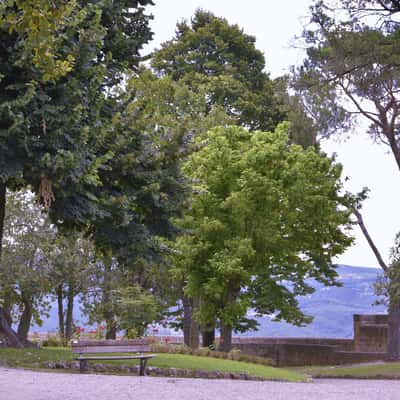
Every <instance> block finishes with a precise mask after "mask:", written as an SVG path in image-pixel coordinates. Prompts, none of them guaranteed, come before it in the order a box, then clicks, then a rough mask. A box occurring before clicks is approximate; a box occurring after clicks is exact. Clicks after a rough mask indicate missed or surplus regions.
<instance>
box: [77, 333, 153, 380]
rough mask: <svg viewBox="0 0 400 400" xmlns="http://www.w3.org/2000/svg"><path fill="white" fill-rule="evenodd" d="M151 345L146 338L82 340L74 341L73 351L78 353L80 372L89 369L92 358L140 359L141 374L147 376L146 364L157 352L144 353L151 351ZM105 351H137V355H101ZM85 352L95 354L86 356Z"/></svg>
mask: <svg viewBox="0 0 400 400" xmlns="http://www.w3.org/2000/svg"><path fill="white" fill-rule="evenodd" d="M150 351H151V349H150V345H149V343H148V342H147V341H146V340H145V339H134V340H81V341H76V342H73V343H72V352H73V353H75V354H76V353H78V354H79V357H76V358H75V360H78V361H79V370H80V372H81V373H82V372H86V371H88V369H89V361H92V360H134V359H139V360H140V368H139V375H140V376H146V364H147V361H148V360H149V359H151V358H154V357H155V356H156V355H155V354H144V353H148V352H150ZM99 353H100V354H104V353H135V355H128V356H126V355H113V356H108V355H104V356H101V355H100V356H99V355H97V354H99ZM85 354H95V355H90V356H86V355H85Z"/></svg>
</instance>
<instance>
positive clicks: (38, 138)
mask: <svg viewBox="0 0 400 400" xmlns="http://www.w3.org/2000/svg"><path fill="white" fill-rule="evenodd" d="M21 4H22V6H21V7H22V8H21V7H20V8H18V7H19V5H21ZM71 4H72V5H73V4H76V7H77V10H75V9H74V10H73V13H74V15H75V12H76V13H78V14H79V15H80V16H83V17H82V18H78V24H74V23H73V24H72V25H71V24H69V23H68V21H66V22H65V23H60V24H61V25H60V26H62V34H60V36H59V37H58V30H57V29H56V31H57V32H53V30H52V29H50V30H49V32H48V33H49V34H50V35H52V34H53V33H54V34H56V35H57V38H54V40H53V39H50V43H51V44H52V45H53V47H52V48H51V49H50V51H51V52H52V54H54V55H55V60H57V59H58V55H60V57H61V58H60V59H62V60H65V59H66V60H72V59H73V63H72V61H71V63H72V64H73V68H72V69H71V70H70V71H69V72H67V71H64V72H63V73H62V74H61V75H58V76H57V78H58V79H57V80H55V79H49V80H48V79H47V77H45V76H44V74H43V71H42V70H41V68H42V66H43V63H42V61H41V59H39V60H38V64H37V65H35V63H33V64H31V63H27V62H26V57H27V54H28V53H29V51H28V50H29V49H31V50H32V52H33V54H36V51H37V53H38V54H39V53H40V51H41V50H42V49H41V48H37V49H36V48H32V44H33V43H34V41H30V40H31V37H30V36H29V35H28V36H27V35H25V28H23V27H19V26H18V27H16V29H12V30H11V31H10V29H9V19H11V20H12V18H15V16H18V17H19V16H20V14H21V13H22V14H21V15H22V17H27V21H29V20H32V19H35V16H34V15H30V14H29V13H27V14H24V12H25V11H29V10H30V8H29V6H30V5H32V2H29V3H24V2H18V3H15V4H14V2H9V3H5V4H4V5H3V7H2V8H1V12H2V14H1V15H2V17H3V18H2V19H1V20H0V39H1V40H0V78H1V81H0V92H1V95H0V129H1V132H2V141H1V143H0V171H1V173H0V245H1V242H2V232H3V225H4V213H5V207H6V197H5V193H6V188H10V189H17V188H22V187H27V186H30V187H31V188H32V190H33V191H34V192H35V193H37V195H38V197H39V199H40V200H41V202H42V203H43V204H44V206H45V207H46V208H48V209H49V212H50V217H51V219H52V220H53V221H54V222H55V223H58V224H59V225H60V228H62V229H65V230H67V229H71V228H78V229H86V228H87V227H88V225H92V227H93V221H95V220H97V221H99V220H100V219H102V218H103V221H104V223H109V220H110V218H109V219H108V220H107V217H110V216H112V215H113V213H114V212H115V210H116V209H117V208H118V207H119V205H120V203H121V202H122V200H121V202H117V201H114V196H112V195H110V193H111V192H113V187H114V182H113V181H109V180H108V179H107V178H108V176H109V175H110V174H109V171H110V170H111V168H112V167H113V162H112V161H113V160H112V157H113V155H114V154H116V153H113V150H119V148H118V146H117V145H115V146H114V148H113V149H110V146H109V145H108V144H109V143H112V142H113V141H114V136H113V132H114V127H113V124H112V116H113V114H115V113H116V112H117V111H118V110H117V107H118V106H119V104H118V95H119V93H118V91H117V90H116V89H117V87H118V85H119V84H120V83H121V82H122V80H123V77H124V74H125V72H127V71H128V70H133V69H135V68H136V67H137V65H138V62H139V51H140V49H141V47H142V45H143V44H145V43H146V42H147V41H148V40H150V39H151V31H150V29H149V27H148V21H149V18H150V17H149V16H147V15H146V13H145V6H146V5H148V4H151V1H149V0H140V1H133V0H119V1H112V0H107V1H96V0H93V1H90V2H87V1H81V2H76V3H71ZM35 10H36V11H37V9H36V8H34V9H32V12H33V11H35ZM46 10H47V9H46ZM53 11H54V10H53ZM69 15H70V14H69V13H68V12H67V13H66V14H64V16H65V17H66V18H67V19H68V18H69V17H68V16H69ZM71 15H72V14H71ZM46 19H49V18H48V15H47V14H46V15H44V20H45V21H46ZM50 19H51V18H50ZM45 21H44V22H45ZM77 32H79V35H77ZM69 67H70V66H69ZM69 67H68V68H67V69H69ZM49 78H50V77H49ZM52 78H55V77H52ZM132 140H134V139H132ZM136 140H137V141H144V139H143V138H142V137H141V136H140V135H136ZM117 143H119V142H118V141H117ZM118 160H119V161H120V159H118ZM115 163H117V161H116V162H115ZM157 171H159V170H157ZM100 172H102V175H101V176H100ZM144 174H145V173H144ZM127 175H128V173H127V172H126V173H125V174H124V176H125V180H124V184H125V185H127V186H131V185H134V184H136V183H137V182H135V181H133V180H131V181H130V180H129V178H127ZM121 179H122V178H121ZM120 182H121V181H120ZM100 186H102V187H103V188H108V191H107V193H105V195H104V196H103V197H102V195H101V190H100ZM105 192H106V190H105ZM106 195H107V197H106ZM120 199H121V197H120ZM113 201H114V202H113ZM113 207H114V208H113ZM130 207H131V208H134V206H130ZM124 210H126V207H125V208H124ZM141 211H142V210H141ZM117 214H118V213H117ZM119 216H122V217H125V216H126V214H123V215H121V214H119ZM138 218H139V217H138ZM111 219H112V218H111ZM113 222H115V221H113ZM117 224H118V223H117ZM99 225H100V223H99V224H98V226H99ZM122 225H123V218H122V219H121V220H119V226H122ZM93 229H94V228H93ZM142 231H143V229H142ZM146 232H148V230H147V231H146ZM109 238H111V236H109ZM96 239H97V242H96V243H97V245H100V244H102V245H103V246H105V245H109V246H110V248H114V249H115V247H116V246H117V244H116V242H115V241H114V242H113V243H108V241H106V238H105V237H104V236H102V235H101V234H97V235H96ZM129 239H132V236H130V237H129ZM135 239H136V240H138V239H140V238H139V237H138V236H136V237H135ZM141 239H143V240H144V237H143V236H142V237H141ZM146 239H147V238H146ZM101 241H102V243H101ZM124 244H126V242H123V243H120V245H118V246H119V247H118V249H120V247H122V246H123V245H124ZM138 247H139V246H138ZM0 248H1V246H0ZM121 253H123V252H122V251H121ZM0 327H1V328H0V329H1V331H2V332H3V333H4V332H6V334H7V336H8V338H9V342H10V343H12V344H13V345H16V346H18V345H20V343H19V340H18V338H17V336H16V335H15V333H13V331H12V330H11V329H10V327H9V326H7V319H6V318H5V315H4V310H3V309H2V308H1V307H0Z"/></svg>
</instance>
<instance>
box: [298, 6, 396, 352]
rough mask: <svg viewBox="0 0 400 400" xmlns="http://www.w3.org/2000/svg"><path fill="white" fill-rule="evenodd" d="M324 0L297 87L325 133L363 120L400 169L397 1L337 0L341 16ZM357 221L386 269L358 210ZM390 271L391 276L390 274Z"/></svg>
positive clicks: (391, 346)
mask: <svg viewBox="0 0 400 400" xmlns="http://www.w3.org/2000/svg"><path fill="white" fill-rule="evenodd" d="M329 4H330V3H329V2H327V1H318V2H316V3H315V5H314V6H313V7H312V20H311V22H312V23H313V25H312V27H313V29H310V30H308V31H306V32H305V34H304V37H305V39H306V41H307V43H308V45H309V48H308V50H307V55H308V57H307V59H306V60H305V62H304V64H303V66H302V67H301V68H300V69H299V70H298V71H297V77H296V83H295V87H296V88H297V89H298V93H299V95H300V97H301V98H302V100H303V101H304V103H305V104H306V107H307V109H308V110H310V112H311V115H313V116H314V118H315V120H316V121H318V123H319V128H320V132H321V133H323V134H325V135H331V134H337V133H338V132H339V131H341V130H347V129H348V128H349V127H351V125H352V124H353V123H354V122H356V121H357V118H358V117H361V118H363V119H364V120H365V121H368V123H369V124H370V127H369V131H368V134H370V135H371V136H372V137H373V138H374V139H375V140H376V141H377V142H379V143H382V144H383V145H385V146H387V147H388V149H389V151H390V152H391V154H392V155H393V157H394V159H395V161H396V164H397V166H398V168H399V170H400V140H399V139H400V129H399V126H400V87H399V82H400V26H399V24H398V22H397V19H396V15H399V14H398V13H399V12H400V9H399V3H398V1H391V0H387V1H386V0H368V1H352V0H343V1H342V2H341V10H342V11H341V13H340V15H341V18H338V17H335V15H334V14H332V9H331V8H330V7H328V5H329ZM354 214H355V216H356V218H357V222H358V224H359V225H360V227H361V229H362V232H363V233H364V235H365V236H366V239H367V240H368V243H369V244H370V246H371V248H372V249H373V251H374V254H375V255H376V256H377V260H378V263H379V265H380V266H381V267H382V268H383V269H384V270H385V271H387V270H388V269H389V266H387V265H386V264H385V262H384V261H383V258H382V256H381V255H380V253H379V250H378V249H377V247H376V246H375V244H374V242H373V240H372V238H371V236H370V235H369V233H368V231H367V229H366V227H365V224H364V221H363V218H362V215H361V213H360V210H359V209H358V208H357V209H355V210H354ZM389 275H390V274H389ZM389 320H390V324H389V326H390V329H389V342H388V358H389V359H400V340H399V336H398V331H399V329H400V300H399V299H396V298H392V299H391V302H390V306H389Z"/></svg>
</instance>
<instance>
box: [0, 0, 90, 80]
mask: <svg viewBox="0 0 400 400" xmlns="http://www.w3.org/2000/svg"><path fill="white" fill-rule="evenodd" d="M84 17H85V11H84V10H83V9H81V8H80V7H79V5H78V3H77V1H76V0H69V1H62V2H60V1H48V0H8V1H6V2H5V4H3V6H2V7H1V8H0V24H1V25H3V26H6V27H8V30H9V32H10V33H17V34H18V35H20V36H21V37H23V38H24V41H23V46H24V52H25V60H24V62H27V63H32V64H33V65H34V66H35V67H36V68H38V69H39V70H40V71H41V72H42V80H43V81H44V82H47V81H54V80H57V79H59V78H60V77H62V76H64V75H66V74H67V73H68V72H70V71H71V70H72V68H73V65H74V61H75V58H74V56H73V55H72V54H64V53H63V52H62V51H61V49H60V43H61V42H62V41H63V40H64V33H65V30H66V29H71V28H72V29H73V28H74V27H76V26H77V24H78V23H79V22H80V21H82V19H83V18H84Z"/></svg>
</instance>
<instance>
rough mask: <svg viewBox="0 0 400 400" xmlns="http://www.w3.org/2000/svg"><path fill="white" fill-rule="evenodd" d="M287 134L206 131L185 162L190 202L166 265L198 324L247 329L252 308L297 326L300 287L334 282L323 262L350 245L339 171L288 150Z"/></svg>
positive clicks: (310, 152) (309, 154) (311, 152)
mask: <svg viewBox="0 0 400 400" xmlns="http://www.w3.org/2000/svg"><path fill="white" fill-rule="evenodd" d="M287 129H288V127H287V125H285V124H283V125H280V126H279V127H278V128H277V130H276V131H275V132H274V133H266V132H253V133H250V132H249V131H247V130H245V129H243V128H239V127H228V128H217V129H214V130H211V131H210V132H209V133H208V135H207V138H206V139H205V141H204V143H203V147H201V146H200V147H201V149H200V150H199V151H198V152H196V153H194V154H192V155H191V156H190V157H189V160H188V162H187V163H186V164H185V172H186V174H187V175H188V176H190V177H191V179H192V180H193V182H194V195H193V199H192V202H191V206H190V209H189V210H188V211H187V212H186V213H185V216H184V218H183V219H182V220H181V221H180V225H181V226H182V228H184V229H185V230H186V232H187V234H186V235H184V236H181V237H180V238H178V239H177V241H176V254H175V255H174V257H173V259H174V263H175V265H176V269H177V272H179V271H183V272H184V273H185V274H186V279H187V285H186V288H185V291H186V292H187V293H188V294H190V295H191V296H194V297H199V298H200V304H201V307H200V311H199V313H198V315H197V318H198V319H199V321H200V322H201V323H210V322H211V323H213V322H214V320H215V319H218V320H220V321H221V323H224V324H225V325H227V326H230V327H232V328H234V329H235V330H239V331H243V330H247V329H249V328H254V321H251V320H248V319H247V318H246V312H247V310H248V309H249V308H250V307H251V308H253V309H254V310H255V311H256V312H257V313H258V314H271V313H275V318H276V319H278V320H280V319H284V320H286V321H289V322H292V323H294V324H299V325H301V324H303V323H305V322H308V321H309V320H310V318H309V317H307V316H305V315H304V314H303V313H302V312H301V310H300V309H299V307H298V303H297V300H296V297H297V296H302V295H306V294H309V293H311V292H312V291H313V289H312V288H311V287H310V286H309V284H307V283H306V281H305V280H306V279H308V278H315V279H316V280H318V281H320V282H323V283H324V284H326V285H332V284H335V278H336V272H335V269H334V266H333V265H332V262H331V260H332V258H333V257H335V256H336V255H338V254H341V253H343V252H344V251H345V249H346V248H347V247H348V246H349V245H350V244H351V243H352V238H350V237H349V236H348V235H347V234H346V233H345V230H346V229H348V228H350V220H349V216H350V212H349V211H348V207H349V206H350V205H351V203H352V201H353V199H352V197H351V196H348V195H343V194H341V189H342V186H341V182H340V175H341V166H340V165H339V164H336V163H335V162H334V160H332V159H330V158H328V157H326V156H325V155H323V154H320V153H319V152H318V151H316V150H315V149H314V148H308V149H307V150H303V149H302V148H301V147H300V146H297V145H290V146H289V145H288V136H287ZM199 141H201V140H200V139H199Z"/></svg>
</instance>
